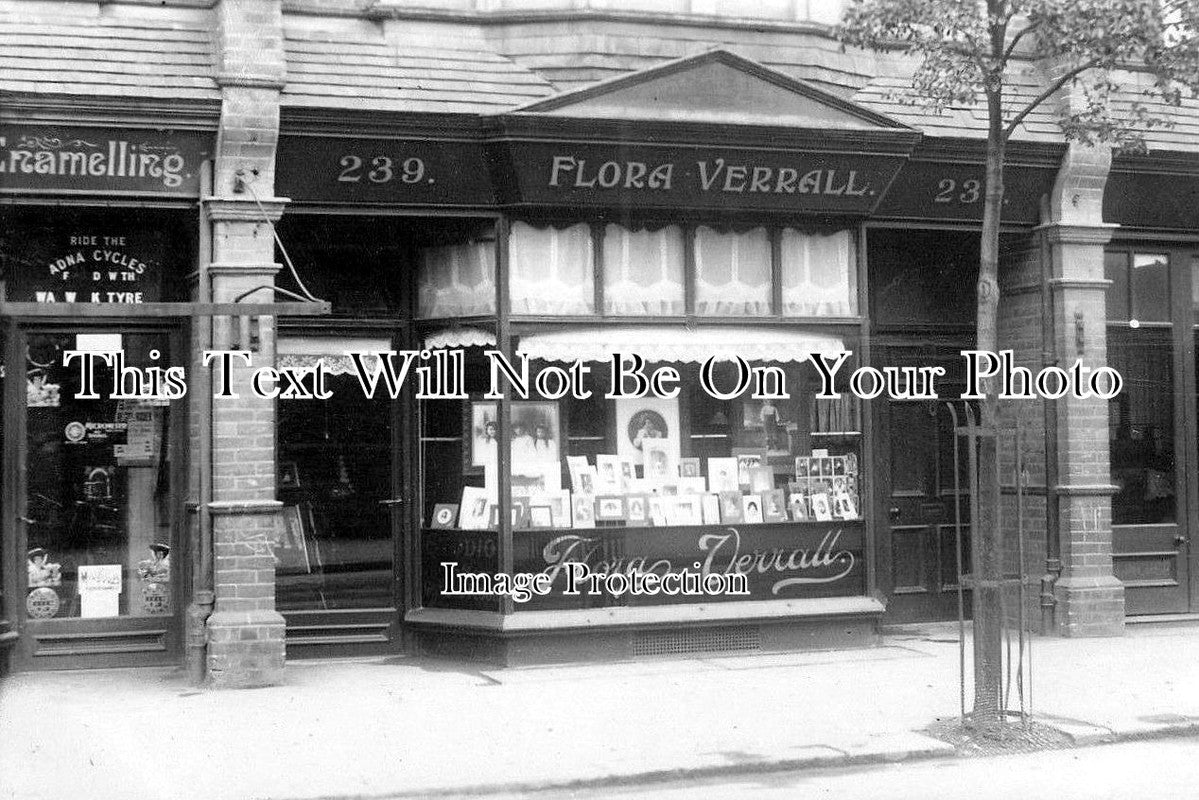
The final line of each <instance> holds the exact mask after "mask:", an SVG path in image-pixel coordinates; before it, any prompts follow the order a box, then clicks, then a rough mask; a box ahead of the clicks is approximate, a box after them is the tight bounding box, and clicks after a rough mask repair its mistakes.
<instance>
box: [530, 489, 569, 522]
mask: <svg viewBox="0 0 1199 800" xmlns="http://www.w3.org/2000/svg"><path fill="white" fill-rule="evenodd" d="M534 505H539V506H542V505H543V506H548V507H549V509H550V515H551V517H552V518H553V521H552V523H551V525H552V526H553V527H555V528H569V527H571V515H570V490H569V489H559V490H557V491H556V492H542V493H541V494H536V495H531V496H530V497H529V509H530V514H531V513H532V508H533V506H534ZM530 521H531V520H530Z"/></svg>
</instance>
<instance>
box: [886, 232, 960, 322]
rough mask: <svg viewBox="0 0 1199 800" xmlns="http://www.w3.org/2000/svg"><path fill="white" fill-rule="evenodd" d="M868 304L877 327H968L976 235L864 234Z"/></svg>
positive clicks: (946, 233) (935, 233) (925, 233)
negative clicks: (867, 276)
mask: <svg viewBox="0 0 1199 800" xmlns="http://www.w3.org/2000/svg"><path fill="white" fill-rule="evenodd" d="M867 243H868V244H867V246H868V247H869V251H868V259H867V260H868V262H869V269H870V302H871V306H872V313H873V314H874V318H875V321H876V322H878V323H879V324H928V325H941V324H958V325H973V324H974V320H975V315H976V311H977V304H978V299H977V295H976V291H977V289H976V287H977V284H978V258H979V251H978V236H977V235H973V234H964V233H958V232H955V231H908V230H904V231H884V230H873V231H870V232H869V234H868V238H867Z"/></svg>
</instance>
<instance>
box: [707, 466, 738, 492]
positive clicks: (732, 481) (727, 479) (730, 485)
mask: <svg viewBox="0 0 1199 800" xmlns="http://www.w3.org/2000/svg"><path fill="white" fill-rule="evenodd" d="M708 491H709V492H737V491H740V486H739V485H738V482H737V459H735V458H709V459H708Z"/></svg>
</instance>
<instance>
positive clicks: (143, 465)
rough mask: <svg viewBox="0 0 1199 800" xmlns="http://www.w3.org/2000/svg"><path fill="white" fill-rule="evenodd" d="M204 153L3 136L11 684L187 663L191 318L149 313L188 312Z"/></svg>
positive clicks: (98, 140)
mask: <svg viewBox="0 0 1199 800" xmlns="http://www.w3.org/2000/svg"><path fill="white" fill-rule="evenodd" d="M209 140H210V135H209V134H205V133H203V132H198V131H197V132H188V131H181V132H174V133H169V134H168V133H163V132H159V131H146V130H130V129H85V128H72V129H64V128H60V127H49V126H43V127H35V126H6V127H4V129H3V131H2V133H0V141H3V143H4V147H5V148H6V149H5V151H4V171H5V175H4V182H3V184H2V188H3V192H4V194H3V199H4V201H5V204H4V205H3V206H0V231H2V234H0V239H2V246H0V259H2V261H3V276H4V289H3V291H4V298H3V300H4V303H3V307H4V312H3V314H4V318H3V323H4V329H3V336H4V371H3V375H4V376H5V377H4V401H3V426H2V430H3V436H4V440H3V451H4V476H3V485H4V493H3V498H2V503H3V524H2V527H3V534H4V536H3V542H4V546H3V550H2V555H0V562H2V563H3V566H4V581H3V586H4V594H3V602H4V617H5V619H6V621H7V622H8V623H9V624H10V625H11V627H12V629H13V631H14V632H19V634H20V635H19V637H17V640H16V647H15V650H14V659H13V663H14V664H15V665H16V666H17V667H18V668H46V667H51V668H61V667H72V666H104V665H130V664H168V663H175V662H177V661H178V658H179V647H180V636H181V619H182V608H183V607H184V606H185V605H186V600H187V594H186V591H187V582H188V575H187V569H186V566H185V565H186V564H188V558H189V556H188V552H187V537H186V535H185V526H186V512H185V508H184V501H185V498H186V486H187V474H186V468H187V461H186V458H185V453H186V451H187V448H186V446H185V441H186V439H185V437H186V420H187V410H188V405H187V402H186V400H182V399H180V400H175V399H169V398H170V396H172V391H173V390H172V389H171V388H170V386H171V384H172V382H174V381H176V380H177V376H176V374H175V373H176V372H177V371H179V370H180V368H181V367H182V366H184V365H186V364H187V363H188V352H189V351H188V347H189V343H188V336H187V327H186V325H185V324H183V321H182V317H181V316H179V315H175V316H171V315H161V316H158V315H154V314H146V313H143V312H145V311H146V309H149V308H153V307H160V308H161V307H162V306H163V304H166V305H171V304H173V303H177V302H179V301H184V300H186V299H187V291H188V289H187V276H188V274H189V273H190V272H191V271H192V270H193V269H194V264H195V260H196V248H197V237H196V222H195V221H196V215H195V211H194V203H195V199H196V198H197V197H198V196H199V183H200V178H199V174H200V164H201V162H202V161H203V159H204V158H206V157H207V149H208V144H207V143H208V141H209ZM101 196H103V197H104V200H103V201H101V200H100V199H99V198H100V197H101ZM84 306H86V309H84V310H82V311H81V308H83V307H84ZM117 352H120V353H121V355H120V356H119V357H118V356H116V355H114V354H115V353H117ZM177 390H178V383H176V384H175V390H174V392H175V394H174V396H178V395H177ZM89 395H92V396H91V397H89Z"/></svg>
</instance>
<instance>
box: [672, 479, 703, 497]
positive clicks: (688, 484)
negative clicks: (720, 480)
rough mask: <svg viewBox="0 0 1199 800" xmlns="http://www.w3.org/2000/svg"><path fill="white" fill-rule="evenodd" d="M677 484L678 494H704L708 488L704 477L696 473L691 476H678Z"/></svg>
mask: <svg viewBox="0 0 1199 800" xmlns="http://www.w3.org/2000/svg"><path fill="white" fill-rule="evenodd" d="M677 486H678V487H679V494H704V492H705V490H706V489H707V488H708V487H707V484H706V482H705V481H704V479H703V478H701V477H699V476H698V475H697V476H695V477H693V478H679V482H678V484H677Z"/></svg>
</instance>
